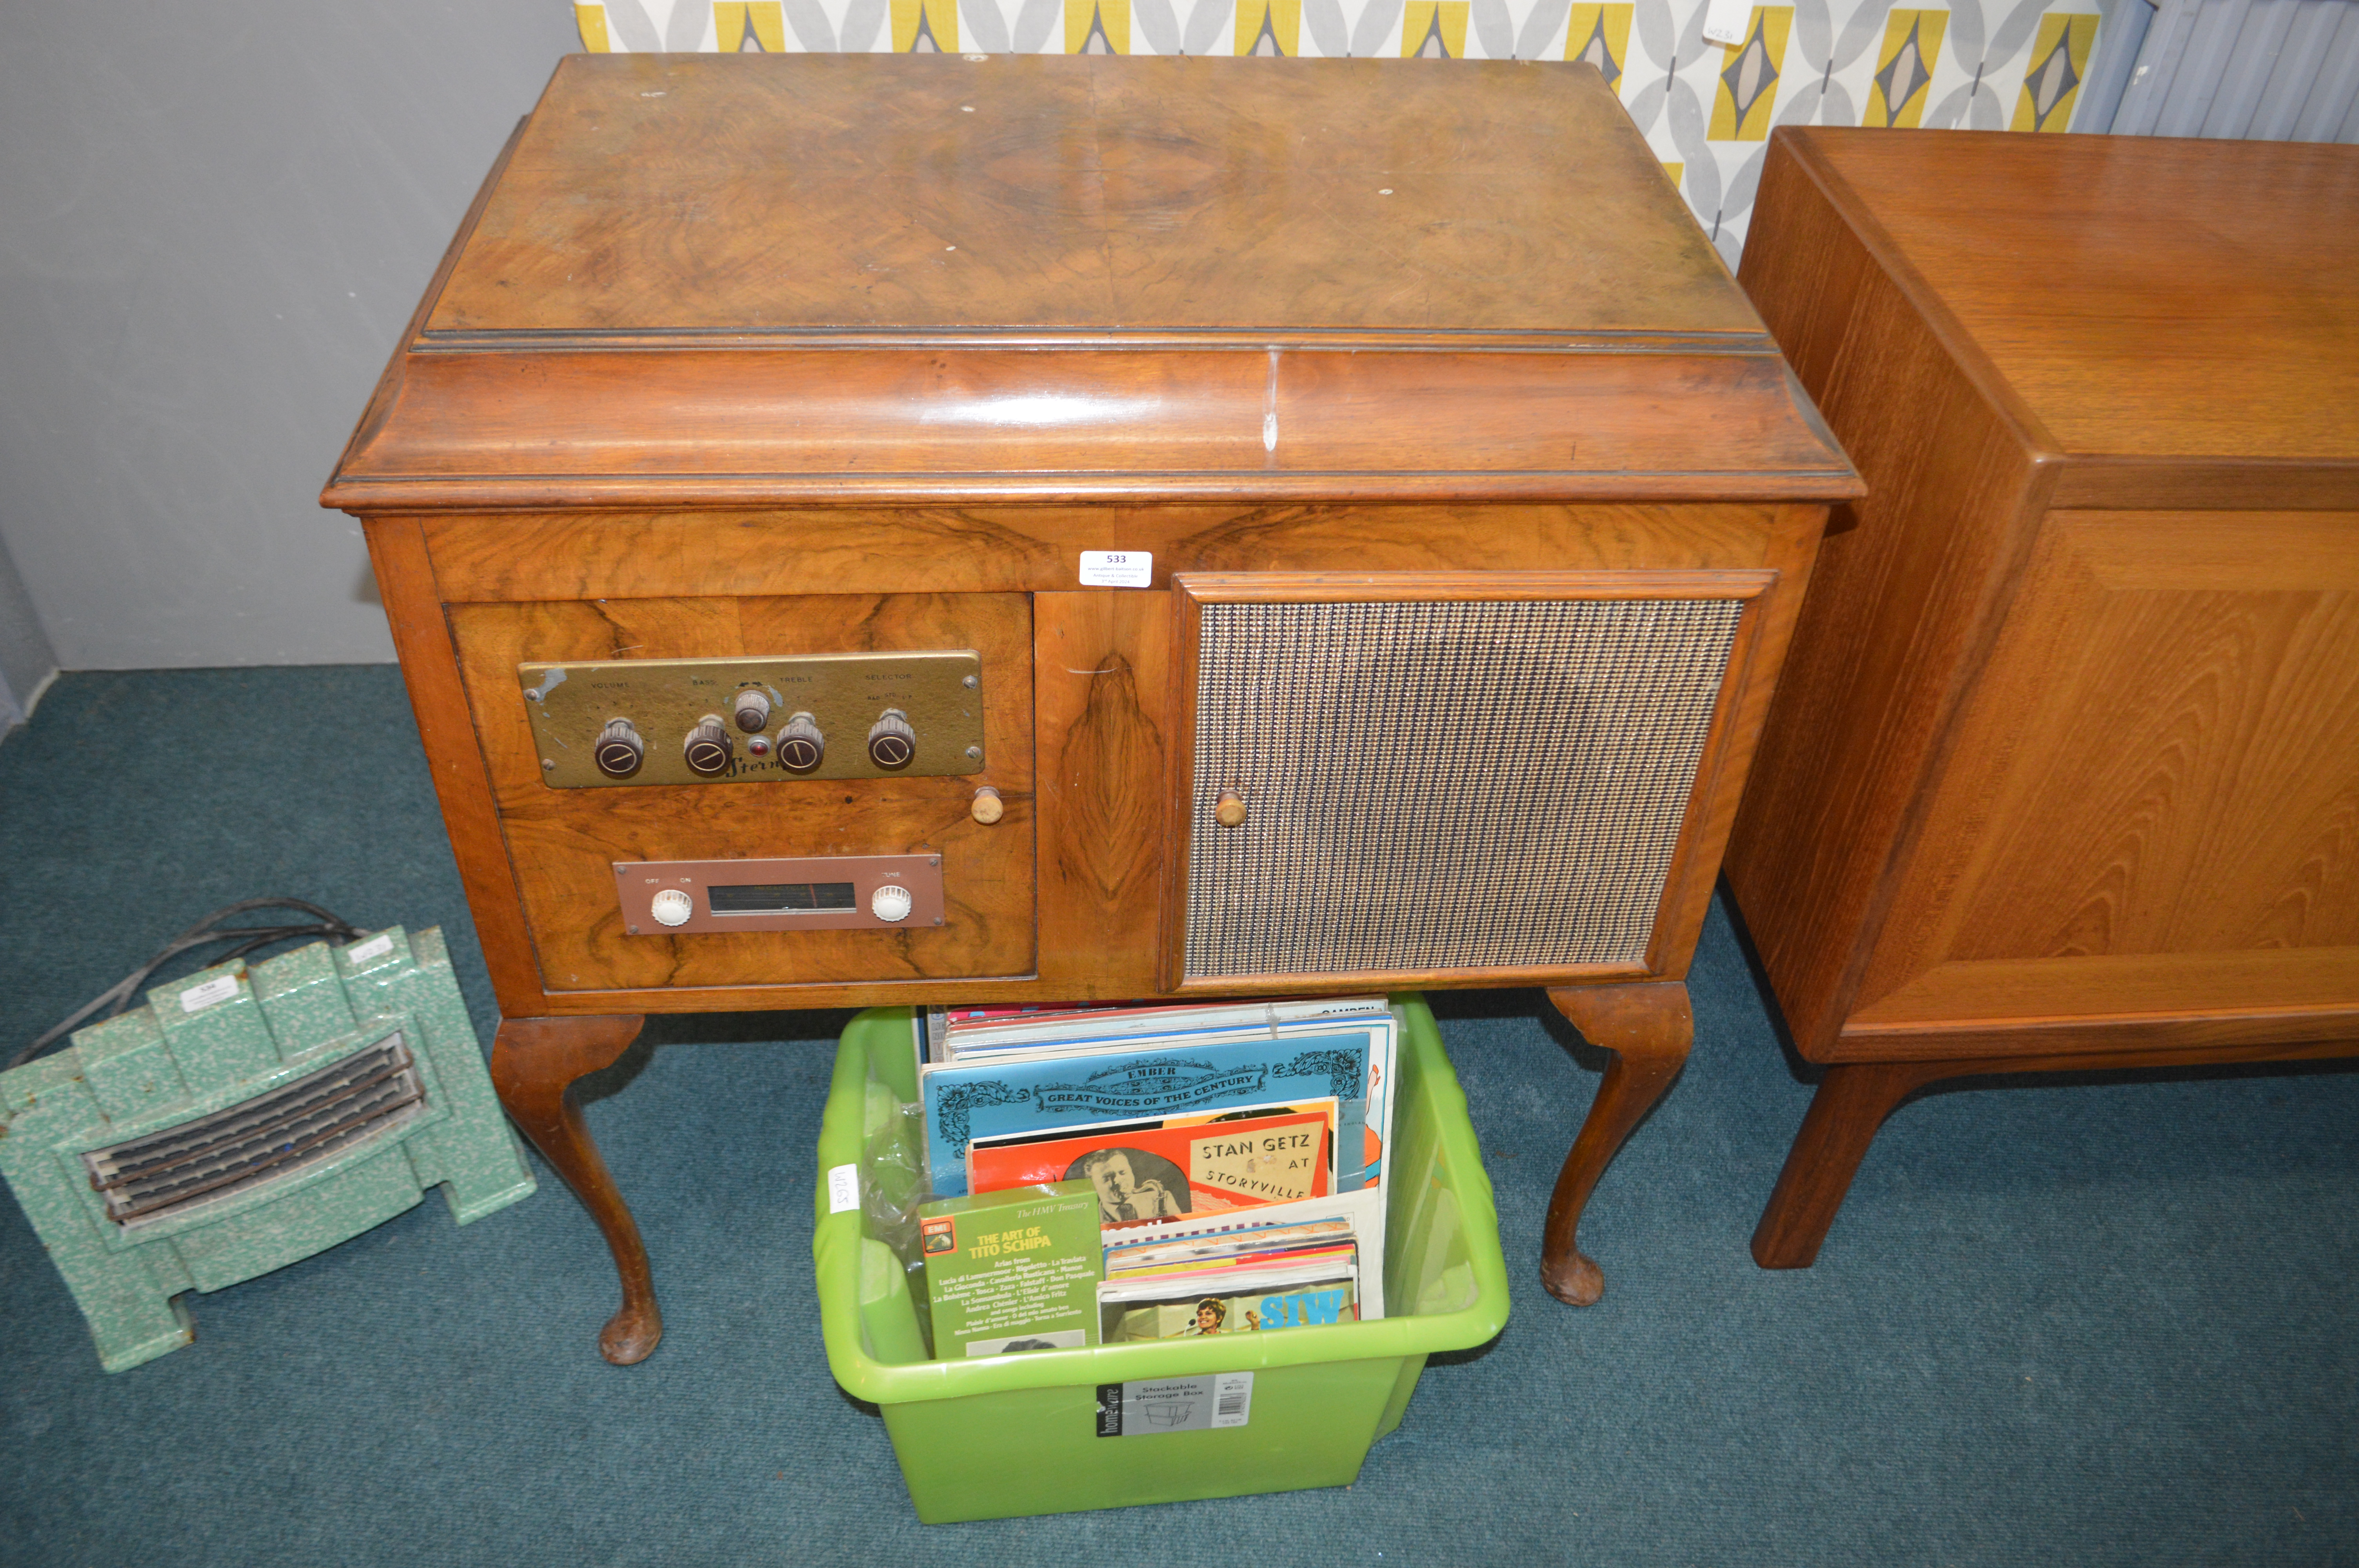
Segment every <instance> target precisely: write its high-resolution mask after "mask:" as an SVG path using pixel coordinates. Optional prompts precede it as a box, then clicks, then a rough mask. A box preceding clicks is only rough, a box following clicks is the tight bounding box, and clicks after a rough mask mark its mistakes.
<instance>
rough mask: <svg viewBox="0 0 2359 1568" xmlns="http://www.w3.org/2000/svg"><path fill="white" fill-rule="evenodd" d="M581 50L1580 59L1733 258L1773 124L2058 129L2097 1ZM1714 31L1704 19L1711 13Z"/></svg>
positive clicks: (649, 35) (653, 9)
mask: <svg viewBox="0 0 2359 1568" xmlns="http://www.w3.org/2000/svg"><path fill="white" fill-rule="evenodd" d="M573 9H574V14H575V16H576V18H577V20H578V21H579V23H580V26H581V29H582V45H583V47H584V48H586V49H591V50H592V51H595V52H601V53H603V52H606V51H609V50H612V51H616V52H622V51H629V50H654V49H673V50H708V51H709V50H714V49H725V50H747V49H766V50H771V51H774V52H775V51H780V50H788V49H798V50H801V49H810V50H839V49H840V50H846V51H855V52H856V51H869V50H884V49H893V50H897V51H908V50H921V51H922V50H940V51H942V52H945V53H948V52H952V51H955V50H961V49H964V50H971V51H977V52H985V53H1005V52H1007V51H1009V50H1014V51H1016V52H1018V53H1027V54H1030V53H1041V54H1056V53H1066V54H1091V53H1094V54H1228V55H1244V54H1263V55H1270V54H1279V55H1289V56H1291V55H1306V56H1316V55H1362V56H1371V55H1373V56H1383V57H1390V58H1396V59H1397V58H1408V57H1422V58H1429V59H1432V58H1447V59H1507V58H1515V59H1585V60H1588V61H1589V62H1590V63H1591V64H1593V65H1594V66H1596V67H1597V69H1598V70H1601V71H1603V73H1604V75H1605V79H1606V81H1609V82H1611V83H1613V85H1614V89H1615V91H1616V92H1619V93H1620V94H1621V97H1622V102H1623V103H1624V104H1625V105H1626V106H1627V107H1628V109H1629V111H1630V116H1631V118H1632V119H1634V120H1636V122H1637V124H1638V128H1639V129H1640V130H1641V131H1643V132H1645V133H1646V135H1647V141H1648V142H1649V144H1651V145H1652V146H1653V147H1654V149H1655V155H1656V156H1657V157H1659V158H1661V159H1662V160H1663V164H1664V167H1665V168H1668V169H1669V171H1670V174H1671V178H1674V179H1676V180H1677V181H1678V182H1679V186H1680V194H1682V195H1683V196H1685V197H1686V198H1687V201H1688V205H1689V206H1690V208H1692V209H1693V210H1694V211H1695V215H1696V220H1697V222H1701V224H1702V225H1703V226H1704V230H1705V232H1708V233H1709V234H1711V235H1712V240H1713V243H1716V244H1717V245H1718V246H1719V247H1720V250H1721V254H1723V255H1725V256H1726V257H1727V258H1728V261H1729V265H1731V266H1734V265H1735V263H1736V254H1737V249H1738V247H1739V246H1740V245H1741V244H1742V243H1744V238H1745V222H1746V220H1747V219H1748V218H1749V217H1750V216H1751V214H1752V210H1753V196H1754V191H1755V189H1756V187H1757V186H1758V184H1759V183H1760V178H1761V157H1762V153H1763V150H1764V148H1763V143H1764V142H1765V141H1766V140H1767V136H1768V135H1769V129H1770V127H1771V126H1773V125H1805V124H1818V125H1900V126H1925V127H1931V128H1940V127H1945V126H1957V127H1964V128H1968V129H1973V130H2015V131H2035V132H2037V131H2050V132H2053V131H2062V130H2064V129H2065V128H2066V127H2067V125H2069V124H2071V118H2072V106H2073V101H2074V98H2075V96H2076V90H2077V89H2078V88H2079V86H2080V83H2081V79H2082V76H2084V75H2085V74H2086V73H2087V71H2088V69H2089V57H2090V52H2091V50H2092V49H2094V47H2095V45H2096V39H2097V27H2098V23H2099V21H2100V20H2101V14H2100V10H2099V0H1951V4H1949V5H1946V6H1940V7H1931V8H1926V9H1918V10H1908V9H1901V8H1898V7H1897V6H1896V5H1894V3H1893V0H1795V3H1794V4H1792V5H1756V6H1754V7H1752V9H1751V12H1750V14H1749V15H1746V14H1745V12H1744V10H1743V8H1742V5H1741V3H1740V4H1739V5H1730V6H1727V9H1726V13H1725V14H1726V15H1727V16H1729V17H1730V18H1732V19H1734V18H1738V17H1741V18H1742V20H1741V21H1740V22H1738V23H1737V26H1738V27H1741V28H1742V35H1743V39H1744V41H1743V42H1742V43H1738V44H1734V45H1724V44H1716V43H1709V42H1707V41H1705V38H1704V36H1703V35H1704V26H1705V19H1706V13H1707V11H1708V10H1710V9H1712V7H1711V5H1709V3H1708V0H1635V3H1631V4H1621V5H1614V4H1605V5H1573V4H1571V3H1570V0H582V3H580V4H577V5H574V7H573ZM1718 30H1720V29H1718V28H1715V31H1718Z"/></svg>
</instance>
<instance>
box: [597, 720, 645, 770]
mask: <svg viewBox="0 0 2359 1568" xmlns="http://www.w3.org/2000/svg"><path fill="white" fill-rule="evenodd" d="M590 755H591V757H592V760H594V761H595V762H597V764H598V771H599V772H600V773H603V774H605V775H606V776H607V777H608V778H610V779H626V778H629V777H630V776H631V775H632V774H633V773H637V772H638V771H639V764H640V763H641V762H646V761H647V747H646V745H645V744H644V743H642V742H641V741H640V740H639V732H638V731H637V730H634V729H632V728H631V721H630V720H629V719H608V720H607V721H606V728H604V729H603V730H599V731H598V739H597V741H595V742H594V743H593V744H592V746H591V748H590Z"/></svg>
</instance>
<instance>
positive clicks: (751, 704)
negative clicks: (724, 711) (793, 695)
mask: <svg viewBox="0 0 2359 1568" xmlns="http://www.w3.org/2000/svg"><path fill="white" fill-rule="evenodd" d="M730 717H731V718H733V719H735V720H736V721H737V728H738V729H740V730H744V731H745V733H746V734H748V735H759V734H760V733H761V732H762V726H764V725H765V724H767V723H768V722H769V721H770V699H769V698H768V697H764V696H763V695H762V694H761V693H760V692H758V691H750V690H749V691H741V692H739V693H738V694H737V705H736V707H735V708H733V709H731V710H730Z"/></svg>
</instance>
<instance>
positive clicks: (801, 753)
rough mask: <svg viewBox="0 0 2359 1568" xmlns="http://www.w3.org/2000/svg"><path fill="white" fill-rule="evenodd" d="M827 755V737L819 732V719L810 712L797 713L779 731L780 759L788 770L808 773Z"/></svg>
mask: <svg viewBox="0 0 2359 1568" xmlns="http://www.w3.org/2000/svg"><path fill="white" fill-rule="evenodd" d="M826 755H827V737H826V736H824V735H822V734H821V733H820V732H819V720H818V719H813V718H812V717H811V716H810V714H808V713H798V714H796V715H795V716H794V717H793V718H791V719H788V720H787V722H786V726H785V728H783V729H781V730H779V731H778V761H779V762H781V763H782V764H784V765H785V766H786V767H787V769H788V771H790V772H793V773H809V772H810V771H811V770H812V769H813V768H815V767H817V766H819V763H820V759H821V757H824V756H826Z"/></svg>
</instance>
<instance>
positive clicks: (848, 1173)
mask: <svg viewBox="0 0 2359 1568" xmlns="http://www.w3.org/2000/svg"><path fill="white" fill-rule="evenodd" d="M859 1206H860V1167H859V1166H857V1165H838V1166H836V1167H835V1168H834V1169H832V1170H831V1171H829V1172H828V1173H827V1212H828V1213H830V1214H842V1213H843V1211H844V1210H845V1209H848V1208H858V1207H859Z"/></svg>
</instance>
